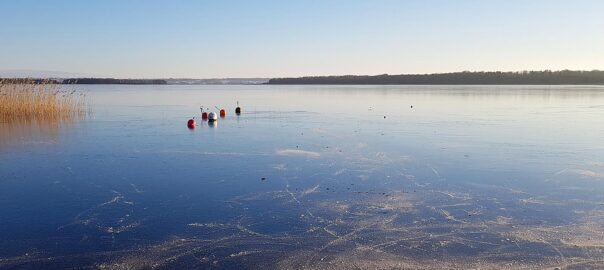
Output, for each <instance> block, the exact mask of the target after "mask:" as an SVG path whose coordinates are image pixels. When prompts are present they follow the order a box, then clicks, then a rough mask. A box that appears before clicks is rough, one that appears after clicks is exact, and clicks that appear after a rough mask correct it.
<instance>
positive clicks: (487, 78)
mask: <svg viewBox="0 0 604 270" xmlns="http://www.w3.org/2000/svg"><path fill="white" fill-rule="evenodd" d="M0 80H4V81H15V82H19V81H29V82H52V83H57V84H118V85H120V84H121V85H604V71H600V70H593V71H572V70H561V71H549V70H545V71H522V72H500V71H496V72H469V71H464V72H453V73H433V74H401V75H388V74H382V75H343V76H305V77H286V78H272V79H268V78H223V79H174V78H170V79H116V78H52V79H36V78H28V79H19V78H5V79H2V78H0Z"/></svg>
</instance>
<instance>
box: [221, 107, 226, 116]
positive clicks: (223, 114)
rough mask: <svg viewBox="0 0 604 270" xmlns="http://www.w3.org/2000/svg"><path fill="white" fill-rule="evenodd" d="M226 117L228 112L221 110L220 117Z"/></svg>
mask: <svg viewBox="0 0 604 270" xmlns="http://www.w3.org/2000/svg"><path fill="white" fill-rule="evenodd" d="M225 116H226V111H225V110H224V109H220V117H222V118H224V117H225Z"/></svg>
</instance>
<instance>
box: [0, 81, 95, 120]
mask: <svg viewBox="0 0 604 270" xmlns="http://www.w3.org/2000/svg"><path fill="white" fill-rule="evenodd" d="M86 113H87V110H86V95H85V94H83V93H76V91H75V90H66V87H65V86H64V85H61V84H59V83H57V82H56V81H53V80H33V79H2V80H0V122H3V123H10V122H15V121H48V120H51V121H62V120H72V119H73V118H76V117H82V116H85V115H86Z"/></svg>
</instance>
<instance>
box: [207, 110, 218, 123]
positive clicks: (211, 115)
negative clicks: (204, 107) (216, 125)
mask: <svg viewBox="0 0 604 270" xmlns="http://www.w3.org/2000/svg"><path fill="white" fill-rule="evenodd" d="M216 120H218V115H216V113H215V112H210V113H209V114H208V121H210V122H214V121H216Z"/></svg>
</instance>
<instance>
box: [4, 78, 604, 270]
mask: <svg viewBox="0 0 604 270" xmlns="http://www.w3.org/2000/svg"><path fill="white" fill-rule="evenodd" d="M75 89H76V90H77V91H80V92H85V93H87V94H88V96H89V100H90V102H91V113H90V115H89V117H87V118H86V119H83V120H79V121H74V122H72V123H64V124H56V123H54V124H53V123H35V124H31V123H28V124H20V125H14V124H11V125H9V124H7V123H0V269H23V268H30V269H39V268H57V269H62V268H87V267H92V268H120V267H123V268H126V267H132V268H151V267H155V268H159V269H164V268H172V269H184V268H195V267H197V268H223V269H246V268H264V269H273V268H283V269H292V268H295V269H297V268H308V269H313V268H316V269H331V268H335V269H354V268H362V269H376V268H410V269H417V268H423V269H430V268H441V267H444V268H481V269H489V268H501V267H506V268H510V269H514V268H548V267H551V268H553V267H567V268H568V269H574V268H589V267H593V268H603V267H604V87H596V86H594V87H590V86H275V85H256V86H251V85H250V86H178V85H165V86H124V85H103V86H97V85H95V86H75ZM237 101H239V103H240V106H241V107H242V110H243V113H242V114H241V115H240V116H236V115H235V114H234V110H235V107H236V102H237ZM201 105H203V106H204V107H210V108H213V110H214V111H217V110H216V109H215V108H214V106H218V107H220V108H225V109H227V117H226V118H224V119H219V121H218V123H217V124H216V125H215V126H209V125H208V124H207V122H202V121H201V119H199V118H200V110H199V107H200V106H201ZM193 116H196V119H198V127H197V128H196V129H194V130H189V129H188V128H187V127H186V122H187V120H188V119H189V118H191V117H193Z"/></svg>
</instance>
